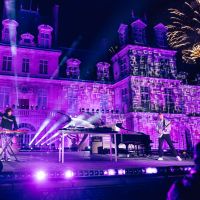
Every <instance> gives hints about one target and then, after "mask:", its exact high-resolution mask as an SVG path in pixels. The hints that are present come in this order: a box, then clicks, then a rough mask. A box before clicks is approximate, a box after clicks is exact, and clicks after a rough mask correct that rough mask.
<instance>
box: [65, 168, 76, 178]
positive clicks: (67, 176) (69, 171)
mask: <svg viewBox="0 0 200 200" xmlns="http://www.w3.org/2000/svg"><path fill="white" fill-rule="evenodd" d="M73 177H74V172H73V171H72V170H67V171H66V172H65V178H66V179H71V178H73Z"/></svg>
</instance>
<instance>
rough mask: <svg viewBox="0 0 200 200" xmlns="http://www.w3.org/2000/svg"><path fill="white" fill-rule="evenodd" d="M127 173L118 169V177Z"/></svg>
mask: <svg viewBox="0 0 200 200" xmlns="http://www.w3.org/2000/svg"><path fill="white" fill-rule="evenodd" d="M125 174H126V171H125V169H118V175H125Z"/></svg>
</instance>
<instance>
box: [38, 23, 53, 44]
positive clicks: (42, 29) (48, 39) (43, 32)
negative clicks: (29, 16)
mask: <svg viewBox="0 0 200 200" xmlns="http://www.w3.org/2000/svg"><path fill="white" fill-rule="evenodd" d="M38 30H39V34H38V45H39V47H43V48H51V43H52V36H51V34H52V31H53V28H52V27H51V26H49V25H45V24H42V25H40V26H39V27H38Z"/></svg>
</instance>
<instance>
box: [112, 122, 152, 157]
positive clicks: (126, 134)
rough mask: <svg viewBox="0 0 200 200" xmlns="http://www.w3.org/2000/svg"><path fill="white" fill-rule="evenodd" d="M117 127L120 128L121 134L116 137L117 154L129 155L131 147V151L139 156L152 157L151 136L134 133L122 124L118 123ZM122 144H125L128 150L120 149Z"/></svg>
mask: <svg viewBox="0 0 200 200" xmlns="http://www.w3.org/2000/svg"><path fill="white" fill-rule="evenodd" d="M116 127H118V128H119V130H120V131H119V134H117V135H116V142H117V152H118V154H119V153H126V154H129V153H130V152H129V146H130V145H131V146H132V148H131V151H132V152H133V153H135V154H136V155H137V156H140V155H141V154H142V156H145V155H150V153H151V143H152V141H151V139H150V136H149V135H147V134H145V133H142V132H133V131H131V130H129V129H126V128H124V127H123V126H122V123H117V124H116ZM120 144H124V145H125V146H126V149H121V148H119V145H120Z"/></svg>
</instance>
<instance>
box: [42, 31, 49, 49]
mask: <svg viewBox="0 0 200 200" xmlns="http://www.w3.org/2000/svg"><path fill="white" fill-rule="evenodd" d="M40 36H41V38H40V45H41V46H42V47H47V48H49V47H50V35H49V34H47V33H41V34H40Z"/></svg>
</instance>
